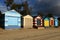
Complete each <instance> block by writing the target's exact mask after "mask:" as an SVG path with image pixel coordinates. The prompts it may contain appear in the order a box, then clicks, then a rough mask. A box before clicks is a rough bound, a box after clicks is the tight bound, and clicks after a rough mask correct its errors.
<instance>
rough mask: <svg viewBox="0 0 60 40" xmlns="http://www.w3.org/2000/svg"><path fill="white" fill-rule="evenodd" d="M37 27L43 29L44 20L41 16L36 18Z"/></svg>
mask: <svg viewBox="0 0 60 40" xmlns="http://www.w3.org/2000/svg"><path fill="white" fill-rule="evenodd" d="M34 23H35V26H36V27H43V18H42V17H41V16H37V17H36V18H35V22H34Z"/></svg>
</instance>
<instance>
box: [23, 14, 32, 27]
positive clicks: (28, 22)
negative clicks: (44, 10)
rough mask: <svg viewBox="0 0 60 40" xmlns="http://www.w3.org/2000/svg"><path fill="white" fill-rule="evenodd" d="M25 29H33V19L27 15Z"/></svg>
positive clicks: (24, 21)
mask: <svg viewBox="0 0 60 40" xmlns="http://www.w3.org/2000/svg"><path fill="white" fill-rule="evenodd" d="M23 28H33V17H32V16H30V15H26V16H24V17H23Z"/></svg>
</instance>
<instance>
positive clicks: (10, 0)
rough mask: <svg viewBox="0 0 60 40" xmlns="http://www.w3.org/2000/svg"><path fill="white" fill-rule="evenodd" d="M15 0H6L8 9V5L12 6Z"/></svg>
mask: <svg viewBox="0 0 60 40" xmlns="http://www.w3.org/2000/svg"><path fill="white" fill-rule="evenodd" d="M13 2H14V0H5V3H6V6H7V9H8V7H10V6H11V5H12V4H13ZM8 10H9V9H8Z"/></svg>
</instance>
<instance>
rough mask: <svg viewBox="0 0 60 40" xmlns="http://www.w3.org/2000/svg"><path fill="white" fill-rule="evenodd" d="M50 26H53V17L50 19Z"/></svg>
mask: <svg viewBox="0 0 60 40" xmlns="http://www.w3.org/2000/svg"><path fill="white" fill-rule="evenodd" d="M50 26H51V27H53V26H54V17H50Z"/></svg>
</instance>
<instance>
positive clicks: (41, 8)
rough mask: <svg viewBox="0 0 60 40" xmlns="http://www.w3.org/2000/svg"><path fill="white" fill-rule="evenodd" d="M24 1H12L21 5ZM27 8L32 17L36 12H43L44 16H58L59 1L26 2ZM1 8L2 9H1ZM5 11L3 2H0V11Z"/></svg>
mask: <svg viewBox="0 0 60 40" xmlns="http://www.w3.org/2000/svg"><path fill="white" fill-rule="evenodd" d="M24 1H26V0H14V2H15V3H17V4H21V3H22V2H24ZM27 1H28V5H29V7H32V15H37V12H43V14H44V15H46V14H48V12H51V13H52V14H53V15H58V16H60V0H27ZM1 6H2V8H1ZM3 8H4V11H5V10H7V8H6V5H5V3H4V0H0V10H2V9H3Z"/></svg>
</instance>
